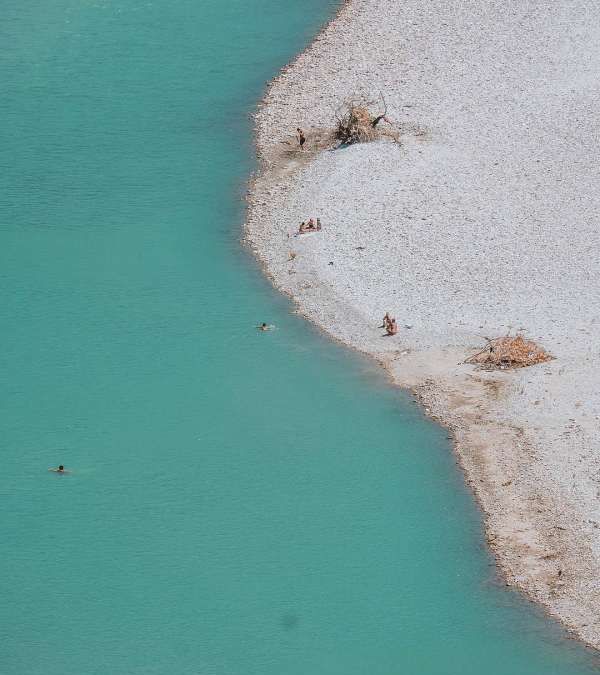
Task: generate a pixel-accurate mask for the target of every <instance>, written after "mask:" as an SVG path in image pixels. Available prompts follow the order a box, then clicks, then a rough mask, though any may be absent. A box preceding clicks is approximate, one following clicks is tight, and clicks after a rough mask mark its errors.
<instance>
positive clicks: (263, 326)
mask: <svg viewBox="0 0 600 675" xmlns="http://www.w3.org/2000/svg"><path fill="white" fill-rule="evenodd" d="M257 328H258V330H271V328H273V326H269V324H268V323H261V324H260V326H257Z"/></svg>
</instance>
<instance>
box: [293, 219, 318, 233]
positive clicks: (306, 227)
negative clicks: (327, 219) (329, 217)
mask: <svg viewBox="0 0 600 675" xmlns="http://www.w3.org/2000/svg"><path fill="white" fill-rule="evenodd" d="M320 230H321V219H320V218H317V221H316V222H315V219H314V218H311V219H310V220H307V221H306V222H304V221H302V222H301V223H300V227H299V228H298V234H306V233H307V232H320Z"/></svg>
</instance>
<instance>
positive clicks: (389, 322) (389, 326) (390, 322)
mask: <svg viewBox="0 0 600 675" xmlns="http://www.w3.org/2000/svg"><path fill="white" fill-rule="evenodd" d="M379 328H385V332H386V333H387V334H388V335H396V333H397V332H398V324H397V323H396V319H394V317H392V316H390V313H389V312H386V313H385V316H384V317H383V324H382V325H381V326H379Z"/></svg>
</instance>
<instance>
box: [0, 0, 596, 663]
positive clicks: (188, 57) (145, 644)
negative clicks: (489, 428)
mask: <svg viewBox="0 0 600 675" xmlns="http://www.w3.org/2000/svg"><path fill="white" fill-rule="evenodd" d="M335 6H336V2H334V1H333V0H327V1H324V0H303V2H301V3H300V2H292V0H285V1H284V0H227V1H226V2H223V0H221V1H217V0H204V1H203V2H193V1H192V0H178V1H177V2H167V1H166V0H154V1H153V2H138V1H134V0H115V1H111V0H99V1H97V2H81V0H78V1H75V0H55V2H53V3H42V2H40V1H39V0H37V1H36V0H31V1H30V2H28V3H17V2H14V1H11V2H9V3H5V7H4V8H3V9H4V16H3V22H2V29H1V30H2V44H3V51H2V55H1V62H0V72H1V77H2V82H3V84H4V95H3V96H2V97H1V98H0V122H1V124H0V129H1V133H2V136H3V138H2V148H3V152H2V153H1V154H0V165H1V171H0V281H1V289H2V295H1V301H0V319H1V322H2V332H1V334H0V335H1V337H0V340H1V344H0V347H1V349H0V373H1V374H2V390H1V396H2V398H1V401H0V404H1V408H0V412H1V420H2V430H3V433H2V441H1V448H2V462H3V465H4V469H5V470H4V472H3V474H2V476H1V477H0V494H1V497H2V507H3V508H2V514H3V515H2V520H1V534H2V544H3V546H2V556H1V557H0V579H1V581H0V585H1V597H2V599H3V602H2V604H1V606H0V645H1V646H0V672H2V673H3V674H4V673H6V674H11V675H12V674H15V675H16V674H19V675H20V674H34V673H35V674H38V673H39V674H40V675H42V674H43V675H71V674H72V675H81V674H82V673H83V674H86V675H87V674H105V673H111V674H114V675H120V674H123V675H125V674H127V675H130V674H135V673H140V674H141V673H143V674H145V675H146V674H149V673H175V674H188V673H189V674H192V673H193V674H196V673H198V674H210V675H212V674H215V675H216V674H219V675H221V674H222V675H253V674H256V675H259V674H260V675H270V674H271V673H272V674H273V675H275V674H277V675H282V674H286V675H287V674H296V673H297V674H301V673H302V674H303V675H305V674H306V673H319V674H335V675H337V674H339V675H353V674H357V675H358V674H359V673H360V674H362V673H369V674H373V675H378V674H381V675H390V674H391V673H398V674H400V673H421V674H424V675H433V674H448V673H456V674H457V675H458V674H461V675H469V674H471V673H472V674H473V675H475V674H477V675H480V673H482V672H486V673H488V674H489V675H496V674H501V673H502V674H503V673H507V674H508V673H511V674H514V673H523V674H525V673H526V674H532V675H536V674H538V673H539V674H540V675H542V674H543V675H551V674H556V675H579V674H582V675H583V674H584V673H592V672H600V669H599V667H598V665H599V664H598V660H597V659H596V657H595V656H594V655H593V654H592V653H591V652H589V651H587V650H585V649H583V648H582V647H580V646H579V645H578V644H577V643H575V642H573V641H568V640H566V639H565V638H564V634H563V632H562V630H561V629H560V628H559V627H557V626H556V625H555V624H554V623H552V622H551V621H548V620H547V619H545V618H544V617H543V616H541V614H540V613H539V612H538V611H537V610H536V609H535V608H534V607H532V606H531V605H530V604H528V603H527V602H525V601H524V600H523V599H522V598H521V597H520V596H519V595H518V594H516V593H514V592H511V591H507V590H506V589H505V588H504V587H503V586H502V584H501V583H499V582H498V579H497V575H496V571H495V568H494V565H493V563H492V560H491V559H490V556H489V555H488V553H487V552H486V550H485V547H484V540H483V535H482V527H481V519H480V516H479V514H478V512H477V510H476V508H475V505H474V503H473V499H472V498H471V496H470V494H469V493H468V492H467V490H466V489H465V488H464V485H463V482H462V477H461V475H460V472H459V471H458V469H457V468H456V466H455V463H454V458H453V456H452V453H451V449H450V446H449V443H448V440H447V438H446V435H445V433H444V431H443V430H442V429H440V428H439V427H437V426H435V425H433V424H431V423H430V422H428V421H427V420H426V419H424V418H423V416H422V414H421V412H420V411H419V409H418V408H417V407H416V406H415V405H414V404H413V402H412V401H411V400H410V398H409V397H408V396H406V395H404V394H402V393H401V392H397V391H394V390H392V389H390V388H389V387H388V386H387V383H386V382H385V381H384V380H383V378H382V377H381V375H380V374H379V373H378V372H377V371H376V370H375V369H374V368H373V366H371V365H370V364H368V363H365V362H363V361H362V360H361V359H359V358H357V357H356V356H354V355H352V354H349V353H347V352H346V351H344V350H342V349H341V348H339V347H337V346H335V345H332V344H330V343H328V342H327V341H326V340H325V339H324V338H323V337H322V336H320V335H318V334H317V333H316V332H315V331H313V330H312V329H311V327H310V326H308V325H306V324H305V323H304V322H303V321H301V320H300V319H298V318H296V317H295V316H293V315H292V314H290V311H289V310H290V308H289V305H288V303H287V302H286V301H285V300H284V299H282V298H280V297H279V296H278V295H277V294H276V293H275V292H274V291H272V290H271V289H270V288H269V286H268V284H267V283H266V282H265V281H264V280H263V279H262V278H261V276H260V273H259V271H258V270H257V268H256V265H255V264H254V262H253V261H252V260H251V259H249V257H248V256H247V255H246V253H245V252H244V251H243V250H242V249H241V248H240V245H239V242H238V239H239V228H240V223H241V221H242V219H243V203H242V199H241V197H242V194H243V189H244V181H245V180H246V178H247V176H248V174H249V172H250V171H251V170H252V167H253V164H252V149H251V147H250V135H251V121H250V119H249V114H250V112H251V110H252V108H253V106H254V105H255V102H256V101H257V100H258V98H259V97H260V92H261V90H262V88H263V87H264V83H265V82H266V81H267V80H268V79H269V78H270V77H272V76H273V75H274V74H275V73H276V72H277V69H278V68H279V67H280V66H281V65H283V64H284V63H285V62H286V61H287V60H288V59H289V58H291V57H292V56H293V54H294V53H295V52H297V51H299V50H300V49H302V47H303V46H304V45H305V44H306V42H307V41H308V40H309V39H310V36H311V35H313V34H314V33H315V32H316V30H317V28H318V26H319V25H320V24H321V23H322V22H323V21H324V20H326V19H327V18H328V17H329V16H331V15H332V13H333V11H334V8H335ZM308 104H310V102H308ZM263 320H264V321H268V322H271V323H274V324H276V326H277V330H275V331H273V332H271V333H266V334H262V333H259V332H257V331H256V330H255V328H254V326H255V325H256V324H257V323H258V322H260V321H263ZM58 463H64V464H66V465H67V466H68V467H71V468H72V470H73V474H72V475H70V476H57V475H54V474H49V473H48V472H47V471H46V468H47V467H49V466H52V465H56V464H58Z"/></svg>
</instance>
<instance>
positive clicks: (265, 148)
mask: <svg viewBox="0 0 600 675" xmlns="http://www.w3.org/2000/svg"><path fill="white" fill-rule="evenodd" d="M379 91H382V92H384V94H385V97H386V100H387V103H388V107H389V110H388V116H389V117H391V118H392V119H393V120H394V123H395V126H396V127H397V128H398V129H399V130H400V132H401V143H400V144H395V143H393V142H390V141H380V142H376V143H371V144H363V145H355V146H352V147H349V148H346V149H337V150H331V151H330V150H321V151H318V150H317V149H316V146H317V141H316V139H317V138H318V137H319V135H323V133H324V132H322V131H321V130H323V129H327V128H331V126H332V123H333V122H332V120H333V114H334V110H335V109H336V107H337V106H338V105H339V104H340V102H341V101H342V100H344V99H345V98H347V97H349V96H360V95H365V96H368V97H371V98H377V96H378V92H379ZM599 104H600V4H598V3H594V2H591V1H590V2H585V1H576V0H572V1H568V0H553V1H550V0H538V1H534V0H531V1H529V0H527V1H524V0H502V1H496V0H478V2H470V3H452V2H451V3H449V2H442V1H441V0H429V1H428V2H423V1H422V0H403V2H388V3H385V11H383V10H382V5H381V3H380V2H375V0H349V2H347V3H346V4H345V5H344V7H343V9H342V10H341V11H340V13H339V15H338V17H337V19H336V20H335V21H333V22H332V23H331V24H330V25H329V26H328V27H327V28H326V29H325V30H324V31H323V32H322V33H321V34H320V36H319V37H318V38H317V40H316V41H315V42H314V43H313V44H312V45H311V47H310V48H309V49H308V50H307V51H306V52H305V53H303V54H302V55H301V56H300V57H299V58H298V59H297V60H296V61H295V62H294V63H293V64H292V65H291V66H289V67H288V68H287V69H286V70H285V71H284V72H283V73H282V75H281V76H280V77H279V78H277V79H276V80H275V81H274V82H273V83H272V84H271V86H270V88H269V90H268V92H267V94H266V97H265V100H264V103H263V105H262V107H261V109H260V111H259V113H258V115H257V140H258V149H259V153H260V156H261V159H262V170H261V174H260V175H259V176H257V178H256V180H255V181H254V183H253V185H252V189H251V192H250V196H249V202H250V208H249V213H248V222H247V226H246V234H247V238H248V242H249V245H250V246H251V248H252V249H253V250H254V252H255V253H256V255H257V256H258V257H259V259H260V260H261V261H262V263H263V264H264V267H265V270H266V272H267V273H268V274H269V276H270V277H271V278H272V280H273V282H274V284H275V285H276V286H277V287H278V288H280V289H281V290H282V291H283V292H285V293H288V294H289V295H290V296H292V297H293V298H294V300H295V302H296V303H297V305H298V308H299V311H301V312H302V313H303V314H304V315H305V316H306V317H308V318H309V319H311V320H312V321H314V322H315V323H317V324H318V325H319V326H321V327H322V328H323V329H324V330H326V331H327V332H328V333H330V334H331V335H332V336H335V337H336V338H337V339H340V340H341V341H343V342H344V343H346V344H348V345H350V346H352V347H354V348H357V349H359V350H361V351H364V352H367V353H369V354H372V355H373V356H374V357H375V358H377V359H378V360H379V361H381V362H382V364H383V365H384V366H385V367H387V368H388V369H389V370H390V372H391V373H392V375H393V377H394V379H395V381H396V382H397V383H398V384H400V385H402V386H408V387H411V388H412V389H414V391H416V393H417V395H418V396H419V397H420V398H421V400H422V401H423V403H424V405H425V406H426V408H427V409H428V411H429V412H430V414H431V415H433V416H434V417H436V418H437V419H439V420H441V421H442V422H443V423H444V424H446V425H447V426H448V427H449V428H451V429H452V431H453V433H454V436H455V439H456V449H457V453H458V457H459V459H460V461H461V464H462V465H463V467H464V470H465V475H466V477H467V480H468V482H469V483H470V484H471V485H472V486H473V489H474V491H475V494H476V495H477V498H478V499H479V501H480V503H481V505H482V508H483V509H484V511H485V513H486V516H487V518H486V529H487V534H488V538H489V541H490V544H491V546H492V548H493V550H494V552H495V553H496V556H497V558H498V560H499V563H500V566H501V568H502V570H503V571H504V572H505V574H506V578H507V580H508V581H509V582H510V583H514V584H516V585H518V586H519V587H520V588H522V589H523V590H524V591H526V592H527V593H528V594H529V595H530V596H531V597H532V598H534V599H536V600H538V601H539V602H541V603H542V604H543V605H544V606H545V607H546V608H547V609H548V610H549V611H550V612H551V613H552V614H554V615H555V616H557V617H559V618H560V619H561V620H562V621H563V622H564V623H565V624H566V625H567V626H568V627H570V628H571V629H573V630H574V631H575V632H576V633H577V635H578V636H579V637H581V638H582V639H584V640H585V641H586V642H588V643H589V644H592V645H594V646H595V647H600V448H599V443H598V441H597V439H598V438H600V434H599V431H600V428H599V427H600V390H599V389H598V387H597V386H596V382H598V381H599V380H600V353H599V352H600V347H599V346H598V344H597V343H596V342H595V340H594V336H595V335H597V334H598V328H597V326H598V321H599V319H600V267H599V265H598V262H597V256H598V254H599V252H600V230H599V228H598V223H597V220H598V214H599V213H600V190H599V188H600V163H599V162H598V159H597V155H598V141H599V135H600V116H599V113H598V111H599V110H600V105H599ZM296 126H301V127H303V128H304V129H305V130H308V132H309V134H308V135H309V141H308V146H309V147H308V151H305V152H299V151H298V150H296V149H295V148H294V147H293V145H290V144H289V143H290V142H291V134H292V133H293V130H294V129H295V128H296ZM309 216H314V217H316V216H319V217H320V218H321V220H322V223H323V230H322V231H321V232H318V233H313V234H309V235H304V236H302V237H297V236H294V234H293V233H294V232H295V231H296V230H297V227H298V224H299V223H300V221H302V220H305V219H306V218H308V217H309ZM290 253H293V254H295V257H294V258H293V260H290V257H292V256H290ZM385 311H390V312H391V313H392V314H393V315H395V316H396V317H397V318H398V321H399V324H400V327H401V329H400V331H399V334H398V335H397V336H395V337H391V338H389V337H384V336H383V332H384V331H382V330H381V329H378V328H377V326H379V325H380V324H381V317H382V316H383V314H384V312H385ZM405 326H411V327H410V328H407V327H405ZM509 329H512V330H513V331H514V330H516V329H523V330H524V331H526V335H527V337H530V338H533V339H536V340H538V341H539V342H541V343H542V344H543V345H544V346H545V347H546V348H547V349H548V350H549V351H551V352H552V354H553V355H554V356H555V357H556V359H555V360H553V361H551V362H548V363H546V364H543V365H539V366H534V367H532V368H526V369H522V370H518V371H510V372H496V373H488V372H483V371H480V370H477V369H475V368H474V367H473V366H468V365H464V364H463V361H464V359H465V357H466V356H467V355H469V354H471V353H472V352H473V351H474V350H475V349H476V348H477V347H479V346H482V344H483V338H482V336H488V337H495V336H499V335H503V334H504V333H506V332H507V331H508V330H509Z"/></svg>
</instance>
